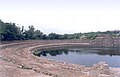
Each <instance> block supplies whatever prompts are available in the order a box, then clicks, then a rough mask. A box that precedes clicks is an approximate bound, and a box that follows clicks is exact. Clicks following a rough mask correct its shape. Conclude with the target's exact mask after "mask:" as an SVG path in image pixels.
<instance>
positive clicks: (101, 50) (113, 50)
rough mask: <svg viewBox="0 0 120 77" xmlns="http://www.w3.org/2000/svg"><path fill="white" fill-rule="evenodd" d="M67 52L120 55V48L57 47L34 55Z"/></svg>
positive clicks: (52, 54)
mask: <svg viewBox="0 0 120 77" xmlns="http://www.w3.org/2000/svg"><path fill="white" fill-rule="evenodd" d="M69 52H76V53H78V54H98V55H110V56H113V55H117V56H120V48H95V49H94V48H87V49H85V48H83V49H82V48H81V49H75V48H74V49H71V50H69V49H58V50H50V51H41V52H40V53H38V54H36V56H41V55H42V56H47V54H49V55H51V56H56V55H62V54H66V55H68V53H69Z"/></svg>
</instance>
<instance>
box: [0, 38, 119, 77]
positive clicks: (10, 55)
mask: <svg viewBox="0 0 120 77" xmlns="http://www.w3.org/2000/svg"><path fill="white" fill-rule="evenodd" d="M71 45H80V46H89V45H90V44H89V42H81V41H79V42H78V40H77V41H76V40H73V41H71V40H70V41H69V40H62V41H61V40H55V41H52V40H47V41H42V40H41V41H24V42H14V43H9V44H1V45H0V77H120V68H112V67H109V66H108V65H107V64H106V63H105V62H99V63H98V64H94V65H93V66H91V67H86V66H82V65H77V64H70V63H66V62H59V61H54V60H50V59H46V58H41V57H37V56H34V55H33V51H31V50H34V49H38V48H48V47H57V46H71Z"/></svg>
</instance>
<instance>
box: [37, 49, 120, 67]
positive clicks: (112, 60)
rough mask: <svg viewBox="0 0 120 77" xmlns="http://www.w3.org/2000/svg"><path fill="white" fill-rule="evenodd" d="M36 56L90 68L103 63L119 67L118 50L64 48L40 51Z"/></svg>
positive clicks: (119, 56) (119, 51)
mask: <svg viewBox="0 0 120 77" xmlns="http://www.w3.org/2000/svg"><path fill="white" fill-rule="evenodd" d="M37 56H41V57H46V58H50V59H53V60H58V61H65V62H70V63H74V64H81V65H86V66H91V65H93V64H95V63H98V62H99V61H105V62H106V63H108V64H109V66H111V67H120V48H65V49H58V50H56V49H55V50H54V49H53V50H49V51H42V52H40V53H38V54H37Z"/></svg>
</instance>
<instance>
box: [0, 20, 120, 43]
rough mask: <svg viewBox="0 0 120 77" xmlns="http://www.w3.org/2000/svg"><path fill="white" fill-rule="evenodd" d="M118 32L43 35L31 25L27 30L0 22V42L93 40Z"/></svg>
mask: <svg viewBox="0 0 120 77" xmlns="http://www.w3.org/2000/svg"><path fill="white" fill-rule="evenodd" d="M119 33H120V31H119V30H118V31H106V32H89V33H74V34H63V35H60V34H56V33H50V34H48V35H46V34H44V33H43V32H41V31H40V30H36V29H35V28H34V26H33V25H30V26H29V29H28V30H25V29H24V26H22V27H19V26H17V25H16V24H15V23H4V22H3V21H1V20H0V40H1V41H13V40H47V39H51V40H54V39H80V38H81V37H83V36H85V37H84V38H85V39H94V38H96V37H97V35H98V34H112V35H116V34H119Z"/></svg>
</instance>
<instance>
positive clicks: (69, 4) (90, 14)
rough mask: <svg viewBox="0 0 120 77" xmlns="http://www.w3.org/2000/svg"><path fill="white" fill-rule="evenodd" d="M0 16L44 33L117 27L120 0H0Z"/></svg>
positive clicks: (114, 28) (115, 28)
mask: <svg viewBox="0 0 120 77" xmlns="http://www.w3.org/2000/svg"><path fill="white" fill-rule="evenodd" d="M0 19H1V20H2V21H4V22H12V23H16V24H18V25H19V26H20V27H21V26H22V25H23V26H25V29H28V26H29V25H33V26H34V27H35V29H39V30H41V31H42V32H43V33H46V34H49V33H51V32H54V33H58V34H65V33H68V34H71V33H79V32H82V33H83V32H96V31H106V30H120V0H0Z"/></svg>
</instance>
